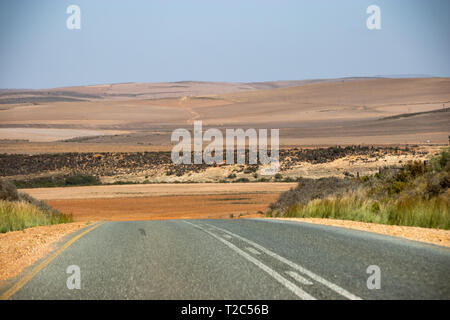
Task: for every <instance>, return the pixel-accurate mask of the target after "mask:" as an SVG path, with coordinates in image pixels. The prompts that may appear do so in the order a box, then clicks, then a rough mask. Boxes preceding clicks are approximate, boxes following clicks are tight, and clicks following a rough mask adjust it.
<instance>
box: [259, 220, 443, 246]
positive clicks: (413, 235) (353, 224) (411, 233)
mask: <svg viewBox="0 0 450 320" xmlns="http://www.w3.org/2000/svg"><path fill="white" fill-rule="evenodd" d="M264 219H270V220H275V221H294V222H306V223H312V224H321V225H328V226H333V227H341V228H348V229H353V230H360V231H367V232H373V233H378V234H383V235H388V236H394V237H399V238H404V239H408V240H414V241H419V242H425V243H431V244H435V245H439V246H444V247H450V230H442V229H431V228H420V227H408V226H395V225H384V224H377V223H367V222H359V221H349V220H337V219H322V218H264Z"/></svg>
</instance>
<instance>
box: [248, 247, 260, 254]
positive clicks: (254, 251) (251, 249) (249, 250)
mask: <svg viewBox="0 0 450 320" xmlns="http://www.w3.org/2000/svg"><path fill="white" fill-rule="evenodd" d="M245 249H246V250H247V251H248V252H250V253H253V254H261V252H259V251H258V250H256V249H255V248H252V247H247V248H245Z"/></svg>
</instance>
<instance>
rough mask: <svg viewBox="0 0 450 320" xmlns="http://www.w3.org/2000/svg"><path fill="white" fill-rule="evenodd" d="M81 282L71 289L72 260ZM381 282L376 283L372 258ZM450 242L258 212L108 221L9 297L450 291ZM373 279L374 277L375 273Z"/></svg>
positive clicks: (393, 295)
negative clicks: (444, 243)
mask: <svg viewBox="0 0 450 320" xmlns="http://www.w3.org/2000/svg"><path fill="white" fill-rule="evenodd" d="M71 265H76V266H78V267H79V268H80V276H81V278H80V284H81V289H68V286H67V284H66V283H67V279H68V278H69V277H70V276H71V274H68V273H66V271H67V268H68V266H71ZM373 265H375V266H378V267H379V270H380V278H379V279H380V285H381V288H380V289H376V288H375V289H369V288H368V286H367V280H368V278H369V277H370V276H371V274H368V273H367V268H368V267H369V266H373ZM449 271H450V249H448V248H443V247H439V246H434V245H428V244H422V243H419V242H414V241H409V240H402V239H399V238H394V237H388V236H382V235H377V234H372V233H367V232H362V231H354V230H348V229H343V228H336V227H329V226H321V225H313V224H307V223H297V222H278V221H271V220H260V219H253V220H247V219H241V220H171V221H133V222H107V223H104V224H103V225H101V226H99V227H98V228H96V229H94V230H92V231H91V232H88V233H87V234H85V235H84V236H82V237H81V238H79V239H78V240H77V241H75V242H74V243H73V244H72V245H71V246H70V247H68V248H67V249H65V250H64V251H62V252H61V253H60V254H59V255H58V256H57V257H56V258H55V259H53V260H52V261H51V262H50V263H49V264H48V265H47V266H46V267H45V268H43V269H42V270H40V271H39V272H38V273H37V274H36V275H35V276H34V277H33V278H31V280H30V281H28V282H27V283H26V284H25V285H24V286H23V287H21V288H20V289H19V290H18V291H17V292H16V293H15V294H14V295H13V296H12V297H11V299H450V276H449ZM371 283H372V282H371Z"/></svg>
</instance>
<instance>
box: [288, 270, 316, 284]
mask: <svg viewBox="0 0 450 320" xmlns="http://www.w3.org/2000/svg"><path fill="white" fill-rule="evenodd" d="M286 273H287V274H288V275H290V276H291V277H292V278H294V279H295V280H296V281H297V282H300V283H301V284H306V285H307V286H311V285H312V284H313V283H312V282H311V281H309V280H308V279H306V278H304V277H302V276H301V275H299V274H298V273H297V272H295V271H286Z"/></svg>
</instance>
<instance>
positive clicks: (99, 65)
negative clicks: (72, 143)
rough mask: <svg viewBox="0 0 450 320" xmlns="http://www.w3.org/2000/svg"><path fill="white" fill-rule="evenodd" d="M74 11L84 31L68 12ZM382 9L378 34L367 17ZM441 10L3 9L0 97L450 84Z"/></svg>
mask: <svg viewBox="0 0 450 320" xmlns="http://www.w3.org/2000/svg"><path fill="white" fill-rule="evenodd" d="M71 4H76V5H79V6H80V8H81V30H69V29H67V28H66V20H67V18H68V16H69V15H68V14H66V8H67V7H68V6H69V5H71ZM371 4H376V5H378V6H380V8H381V27H382V29H381V30H368V29H367V27H366V19H367V17H368V15H367V14H366V9H367V7H368V6H369V5H371ZM449 12H450V1H447V0H442V1H438V0H420V1H418V0H403V1H402V0H387V1H379V0H371V1H365V0H360V1H358V0H330V1H325V0H310V1H299V0H293V1H287V0H286V1H285V0H239V1H237V0H236V1H234V0H146V1H131V0H127V1H125V0H115V1H106V0H103V1H101V0H85V1H77V0H72V1H66V0H53V1H50V0H40V1H31V0H30V1H23V0H9V1H5V0H1V1H0V88H50V87H59V86H70V85H85V84H98V83H116V82H130V81H136V82H160V81H180V80H204V81H239V82H241V81H242V82H248V81H266V80H297V79H313V78H335V77H347V76H374V75H405V74H414V75H417V74H420V75H430V76H450V21H449V17H448V14H449Z"/></svg>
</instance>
